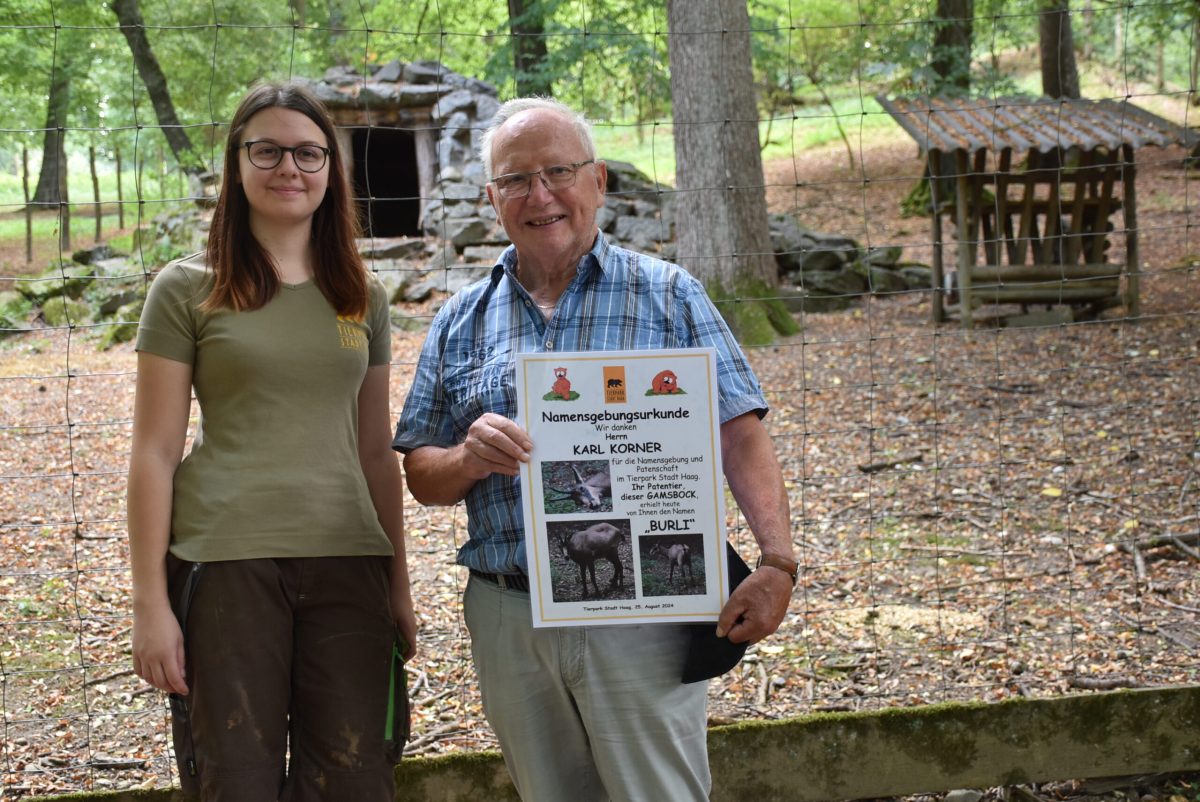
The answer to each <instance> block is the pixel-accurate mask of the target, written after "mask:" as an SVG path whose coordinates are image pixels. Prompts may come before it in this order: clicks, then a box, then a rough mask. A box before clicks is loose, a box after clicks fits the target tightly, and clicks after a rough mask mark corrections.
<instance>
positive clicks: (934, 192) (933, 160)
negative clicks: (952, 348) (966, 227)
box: [926, 150, 946, 323]
mask: <svg viewBox="0 0 1200 802" xmlns="http://www.w3.org/2000/svg"><path fill="white" fill-rule="evenodd" d="M941 158H942V152H941V151H940V150H931V151H929V154H928V156H927V157H926V164H927V165H928V168H927V171H928V174H929V203H930V206H931V207H932V209H933V215H932V218H933V219H932V221H931V222H932V226H933V265H932V266H931V269H930V274H931V275H930V284H931V285H932V286H931V287H930V290H931V292H930V298H932V300H933V303H932V308H931V309H930V316H931V317H932V319H933V322H934V323H941V322H942V321H943V320H945V319H946V309H945V307H944V306H943V304H942V277H943V276H944V275H945V270H944V269H943V266H942V209H941V203H942V201H944V200H945V199H944V198H939V197H938V179H939V178H940V176H939V175H938V170H937V166H938V165H939V164H940V163H941Z"/></svg>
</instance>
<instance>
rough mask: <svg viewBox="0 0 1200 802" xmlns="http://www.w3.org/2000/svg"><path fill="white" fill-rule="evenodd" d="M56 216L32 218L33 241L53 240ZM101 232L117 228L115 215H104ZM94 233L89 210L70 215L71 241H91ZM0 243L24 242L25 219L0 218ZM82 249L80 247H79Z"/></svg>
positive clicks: (35, 216) (94, 227)
mask: <svg viewBox="0 0 1200 802" xmlns="http://www.w3.org/2000/svg"><path fill="white" fill-rule="evenodd" d="M132 220H133V218H131V216H130V215H126V216H125V224H126V225H129V224H130V223H131V222H132ZM58 224H59V220H58V215H57V214H47V213H45V212H43V213H41V214H36V215H34V217H33V236H34V239H43V238H45V239H54V238H55V237H57V236H58ZM100 227H101V230H102V231H108V230H110V229H114V228H116V227H117V216H116V215H115V214H106V215H104V217H103V218H101V220H100ZM95 231H96V218H95V217H94V216H93V214H92V213H91V210H90V209H89V210H88V211H86V212H75V211H73V212H72V213H71V239H72V240H73V243H72V244H74V241H78V242H79V243H83V242H85V241H87V242H90V241H91V235H92V234H94V233H95ZM0 241H5V242H9V241H11V242H9V244H16V243H18V242H21V243H23V242H24V241H25V217H24V216H23V215H13V216H5V217H0ZM80 247H82V246H80Z"/></svg>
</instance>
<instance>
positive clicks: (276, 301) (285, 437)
mask: <svg viewBox="0 0 1200 802" xmlns="http://www.w3.org/2000/svg"><path fill="white" fill-rule="evenodd" d="M211 286H212V274H211V273H210V272H209V271H208V270H207V268H206V265H205V261H204V255H203V254H197V255H195V256H189V257H187V258H185V259H181V260H179V261H177V262H173V263H171V264H170V265H168V266H167V267H166V268H164V269H163V270H162V271H161V272H160V273H159V274H158V275H157V276H156V277H155V279H154V281H153V283H152V284H151V285H150V290H149V292H148V293H147V297H146V305H145V308H144V309H143V311H142V318H141V323H140V326H139V328H138V336H137V350H139V351H146V352H148V353H151V354H156V355H158V356H162V357H166V358H168V359H172V360H175V361H177V362H184V363H187V364H190V365H192V385H193V387H194V388H195V393H196V400H197V401H198V402H199V405H200V424H199V426H198V427H197V430H196V436H195V438H194V440H193V442H192V448H191V451H190V452H189V453H188V455H187V456H186V457H185V458H184V459H183V461H182V462H181V463H180V465H179V468H178V470H176V472H175V491H174V500H173V505H172V515H171V546H170V550H171V553H172V554H174V555H175V556H177V557H179V558H181V559H184V560H190V561H195V562H209V561H214V560H243V559H253V558H258V557H331V556H350V555H359V556H361V555H388V554H391V553H392V546H391V543H390V542H389V541H388V539H387V536H386V535H385V534H384V532H383V528H382V527H381V526H380V525H379V518H378V516H377V515H376V513H375V507H374V505H373V504H372V503H371V495H370V492H369V491H368V489H367V483H366V479H365V477H364V476H363V472H362V467H361V465H360V463H359V459H358V391H359V388H360V387H361V386H362V382H363V378H364V376H365V375H366V371H367V367H368V366H373V365H383V364H386V363H387V362H388V360H389V359H390V358H391V329H390V326H389V323H388V305H387V296H386V293H385V291H384V289H383V287H382V286H381V285H380V284H379V282H378V281H374V280H372V282H371V285H370V286H371V294H370V303H369V308H368V311H367V315H366V318H365V320H361V321H360V320H353V319H347V318H341V317H338V316H337V314H336V312H335V311H334V309H333V307H332V306H330V304H329V302H328V301H327V300H325V296H324V295H322V294H321V291H320V290H319V289H318V288H317V286H316V284H314V283H313V282H311V281H308V282H305V283H303V284H298V285H295V286H293V285H287V284H285V285H282V286H281V288H280V290H279V292H278V294H277V295H276V296H275V297H274V298H272V299H271V301H270V302H268V303H267V304H266V305H265V306H263V307H262V308H261V309H256V310H254V311H252V312H233V311H230V310H220V311H217V312H203V311H201V310H200V309H199V306H200V304H201V303H202V302H203V301H204V299H205V298H206V297H207V296H208V293H209V289H210V288H211Z"/></svg>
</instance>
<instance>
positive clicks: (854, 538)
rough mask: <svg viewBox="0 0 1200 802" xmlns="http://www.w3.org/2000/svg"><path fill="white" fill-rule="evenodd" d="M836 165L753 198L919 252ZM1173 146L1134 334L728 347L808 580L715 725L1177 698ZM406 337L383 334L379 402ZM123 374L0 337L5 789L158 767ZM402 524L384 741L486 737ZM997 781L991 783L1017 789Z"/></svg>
mask: <svg viewBox="0 0 1200 802" xmlns="http://www.w3.org/2000/svg"><path fill="white" fill-rule="evenodd" d="M856 156H857V163H856V164H855V165H854V167H853V168H852V167H850V165H849V164H848V163H847V161H846V157H845V151H844V150H843V149H842V148H841V146H840V145H838V146H829V147H827V148H823V149H817V150H814V151H811V152H805V153H803V154H800V155H799V156H798V157H797V159H795V160H794V161H789V162H784V163H772V164H770V165H768V169H767V173H768V178H769V183H770V184H771V187H770V189H769V199H770V204H771V208H772V210H773V211H782V212H791V213H794V214H795V215H796V216H797V217H798V219H799V220H800V221H801V222H802V224H804V225H805V226H808V227H810V228H814V229H817V230H821V231H836V232H838V233H843V234H847V235H850V236H853V237H855V238H856V239H858V240H859V241H860V242H861V243H863V244H864V245H865V244H870V245H881V244H889V245H890V244H900V245H903V246H904V249H905V251H904V253H905V257H904V258H905V259H906V260H912V261H922V262H927V261H928V258H929V257H928V248H929V245H928V238H929V224H928V221H927V220H924V219H906V218H902V217H901V216H900V215H899V211H898V209H899V201H900V199H901V198H902V197H903V196H904V195H905V194H907V192H908V191H909V189H910V188H911V187H912V184H913V182H914V181H915V179H916V178H917V177H918V176H919V174H920V162H919V161H918V160H917V158H916V154H915V147H914V146H913V145H912V144H911V143H909V142H907V141H903V142H883V143H877V144H873V145H871V146H870V147H864V148H862V149H860V151H859V152H858V153H857V154H856ZM1182 156H1183V153H1182V151H1180V150H1178V149H1174V150H1167V151H1153V150H1151V151H1146V152H1144V156H1143V162H1142V164H1141V169H1140V174H1139V184H1138V190H1139V194H1140V196H1141V198H1142V201H1141V207H1140V212H1141V220H1142V232H1143V235H1142V240H1141V242H1142V245H1141V252H1142V260H1143V263H1144V265H1145V267H1144V271H1145V275H1144V277H1143V282H1142V310H1143V318H1142V319H1141V320H1140V321H1138V322H1131V321H1128V320H1126V319H1125V318H1123V317H1122V316H1121V314H1122V313H1121V310H1119V309H1118V310H1111V311H1109V312H1106V313H1105V314H1104V315H1102V316H1101V318H1100V319H1099V320H1096V321H1091V322H1086V323H1077V324H1071V325H1064V326H1056V327H1050V328H1027V329H1016V328H995V327H990V326H982V327H980V328H979V329H977V330H976V331H974V332H964V331H963V330H962V329H961V328H959V327H958V326H957V324H954V323H951V324H944V325H942V326H934V325H933V324H932V323H931V322H930V319H929V317H930V316H929V298H928V296H927V294H925V293H907V294H901V295H896V296H892V297H883V298H866V299H864V300H862V301H861V302H859V303H858V304H857V305H856V306H854V307H852V308H851V309H849V310H847V311H844V312H839V313H828V314H808V315H804V316H802V317H801V319H800V322H801V324H802V325H803V331H802V333H801V334H798V335H796V336H794V337H791V338H788V339H786V340H783V341H780V342H779V343H777V344H776V345H774V346H770V347H765V348H756V349H752V350H750V352H749V357H750V359H751V361H752V363H753V364H754V366H755V369H756V370H757V372H758V375H759V377H760V379H761V381H762V384H763V386H764V389H765V390H766V392H767V395H768V400H769V402H770V404H771V407H772V411H771V414H770V415H769V416H768V417H767V419H766V423H767V426H768V428H769V430H770V433H771V435H772V436H773V438H774V441H775V444H776V447H777V450H778V452H779V454H780V460H781V463H782V466H783V471H784V476H785V479H786V483H787V487H788V489H789V492H790V494H791V505H792V515H793V518H794V521H795V526H794V536H795V544H796V547H797V551H798V554H799V556H800V558H801V561H802V564H803V565H804V569H805V570H804V574H803V577H802V579H801V582H800V584H799V586H798V588H797V590H796V593H795V596H794V598H793V603H792V606H791V609H790V611H789V613H788V616H787V617H786V619H785V620H784V622H783V625H782V626H781V628H780V630H779V632H778V633H776V634H775V635H774V636H772V637H770V638H768V639H766V640H765V641H763V642H761V643H759V644H757V645H755V646H753V647H752V648H751V649H750V651H749V653H748V655H747V657H746V659H745V660H744V661H743V662H742V664H741V665H740V666H738V667H737V668H736V669H734V670H733V671H732V672H730V673H729V674H727V675H725V676H723V677H721V678H719V679H718V680H716V681H714V682H713V683H712V684H711V686H710V692H709V700H710V715H711V720H712V722H713V723H725V722H731V721H737V720H742V719H777V718H784V717H790V716H796V715H802V714H809V713H816V712H821V711H835V710H839V711H840V710H869V709H880V708H886V707H897V706H910V705H922V704H927V703H932V702H941V701H957V700H983V701H993V700H1001V699H1007V698H1012V697H1018V696H1029V697H1048V696H1059V695H1063V694H1069V693H1081V692H1087V691H1088V690H1095V689H1104V688H1118V687H1144V686H1156V687H1161V686H1167V685H1176V684H1197V683H1200V635H1197V633H1198V632H1200V570H1197V565H1198V562H1200V555H1198V554H1197V549H1198V548H1200V501H1198V500H1200V479H1198V477H1197V473H1198V469H1200V430H1198V429H1197V424H1196V421H1197V420H1200V326H1197V316H1198V315H1200V270H1198V269H1197V264H1198V261H1200V260H1198V259H1197V256H1198V255H1200V242H1198V241H1197V239H1196V238H1195V237H1194V236H1193V235H1191V234H1190V232H1191V231H1192V230H1194V229H1195V226H1196V220H1197V218H1196V210H1195V201H1194V200H1192V199H1193V198H1194V197H1195V194H1196V191H1197V189H1200V183H1198V181H1200V179H1197V178H1196V177H1195V176H1194V175H1191V174H1189V173H1188V172H1186V171H1185V170H1184V169H1183V166H1182ZM866 179H869V181H866V182H865V180H866ZM1115 239H1116V240H1117V242H1115V243H1114V248H1115V249H1116V250H1115V251H1114V254H1113V258H1116V259H1119V258H1122V253H1123V252H1121V251H1120V249H1121V247H1123V246H1122V245H1121V244H1120V242H1119V240H1120V238H1119V237H1117V238H1115ZM406 311H408V312H414V313H424V314H428V312H429V311H430V310H429V307H428V306H426V307H422V308H412V309H408V310H406ZM422 338H423V333H422V332H415V333H407V332H397V333H395V335H394V340H393V343H394V368H393V385H392V403H393V406H394V408H395V409H397V410H398V409H399V407H400V406H401V404H402V403H403V400H404V397H405V394H406V393H407V390H408V385H409V381H410V376H411V370H412V366H413V364H414V362H415V359H416V354H417V351H418V348H419V347H420V344H421V341H422ZM134 362H135V360H134V355H133V352H132V350H131V348H130V347H129V346H122V347H118V348H115V349H113V350H110V351H107V352H100V351H97V350H96V347H95V342H94V339H93V336H92V335H90V334H88V333H87V332H81V331H67V330H51V329H42V330H35V331H33V332H30V333H28V334H23V335H20V336H16V337H12V338H10V339H9V340H7V341H6V342H4V343H3V344H0V478H2V479H3V481H2V482H0V553H3V554H4V555H5V557H4V565H3V567H2V568H0V680H2V682H3V741H2V742H0V796H5V797H6V798H18V797H22V796H27V795H30V794H35V793H39V794H41V793H54V792H64V791H68V790H78V789H96V790H103V789H112V788H129V787H146V788H149V787H162V786H166V785H168V784H170V783H171V782H172V781H173V778H174V777H175V774H174V770H173V768H172V767H171V764H170V759H169V751H168V747H167V743H168V740H169V736H168V731H167V727H166V708H165V704H164V700H163V698H162V697H161V696H160V695H158V694H156V693H153V692H150V691H149V689H148V688H147V687H146V686H145V685H144V684H143V683H141V681H140V680H138V679H137V678H136V677H135V676H133V674H132V672H131V671H130V666H129V628H130V619H129V609H130V605H129V587H128V574H127V570H126V567H125V566H126V559H127V549H126V545H125V540H124V472H125V466H126V463H127V460H128V455H129V418H130V415H131V410H132V399H133V388H134V378H133V370H134ZM729 510H730V514H729V523H730V533H731V535H730V536H731V539H732V541H733V542H734V544H735V545H736V546H737V547H738V548H739V549H740V550H741V551H742V553H743V555H744V556H746V557H748V558H750V559H751V561H752V560H753V557H754V555H755V553H756V552H755V549H754V546H753V539H752V537H751V535H750V534H749V532H748V531H747V530H746V529H745V526H744V522H743V521H742V519H741V517H740V516H739V515H738V513H737V510H736V506H735V505H733V504H732V502H730V504H729ZM407 525H408V530H407V531H408V540H409V549H410V566H411V570H412V575H413V582H414V587H415V596H416V603H417V605H418V609H419V611H420V616H421V623H422V636H421V643H420V653H419V656H418V657H417V659H416V660H415V661H414V663H413V664H412V666H411V673H410V680H411V689H410V691H411V694H412V697H413V700H414V732H413V739H412V742H411V744H410V746H409V752H410V753H413V754H436V753H444V752H448V751H454V750H464V749H465V750H479V749H485V748H491V747H494V746H495V739H494V736H493V735H492V733H491V731H490V729H489V728H488V726H487V724H486V722H485V720H484V718H483V715H482V712H481V710H480V704H479V697H478V693H477V691H476V685H475V680H474V675H473V670H472V668H471V662H470V652H469V643H468V635H467V633H466V629H465V627H464V625H463V623H462V616H461V607H460V602H459V600H460V597H461V593H462V590H463V588H464V586H465V582H466V575H465V572H464V571H463V570H462V569H460V568H458V567H456V566H455V565H454V551H455V548H456V546H457V545H459V544H461V543H462V542H463V540H464V538H465V537H466V535H465V521H464V513H463V510H462V508H461V507H456V508H424V507H421V506H420V505H418V504H416V503H414V502H413V501H412V500H411V499H409V501H408V511H407ZM1060 779H1062V780H1063V782H1061V783H1057V784H1051V785H1047V786H1042V787H1040V788H1039V789H1035V790H1036V793H1037V794H1040V795H1041V796H1042V798H1045V799H1054V798H1067V797H1072V798H1079V797H1080V795H1081V794H1083V795H1084V796H1085V797H1086V798H1088V799H1092V798H1103V799H1110V800H1139V801H1140V800H1146V802H1150V800H1158V799H1163V800H1170V802H1200V794H1198V793H1197V785H1196V779H1195V778H1194V777H1193V778H1191V779H1190V780H1189V779H1187V778H1184V779H1179V778H1174V779H1170V780H1169V781H1159V780H1156V781H1154V782H1153V783H1151V782H1150V781H1144V782H1143V785H1141V786H1139V785H1138V784H1137V783H1136V782H1134V781H1129V783H1128V784H1127V785H1124V786H1119V787H1109V788H1107V790H1105V791H1104V793H1105V794H1107V796H1103V795H1100V796H1097V795H1096V794H1092V795H1091V796H1086V795H1087V794H1088V793H1089V792H1088V790H1087V789H1088V788H1089V787H1091V788H1093V790H1094V789H1095V788H1096V786H1086V785H1081V784H1078V783H1069V782H1067V780H1068V779H1069V778H1060ZM1172 783H1174V784H1172ZM1189 783H1190V784H1189ZM1014 793H1016V792H1013V791H1011V789H1010V790H1004V791H1000V790H995V789H994V790H993V791H991V792H990V796H991V797H992V798H1003V799H1005V800H1008V802H1011V800H1012V799H1014V798H1016V799H1022V800H1026V802H1033V800H1028V799H1027V797H1024V796H1022V795H1021V794H1020V793H1017V794H1016V796H1015V797H1014V796H1013V794H1014Z"/></svg>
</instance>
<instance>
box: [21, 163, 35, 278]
mask: <svg viewBox="0 0 1200 802" xmlns="http://www.w3.org/2000/svg"><path fill="white" fill-rule="evenodd" d="M21 191H22V192H24V194H25V264H27V265H29V264H33V207H32V206H30V205H29V148H28V147H26V146H25V145H22V146H21Z"/></svg>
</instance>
